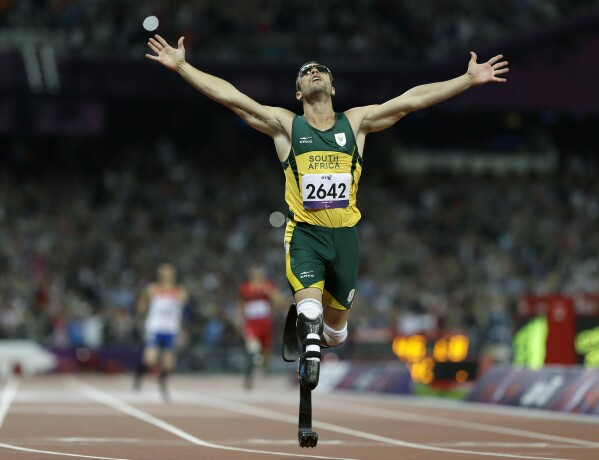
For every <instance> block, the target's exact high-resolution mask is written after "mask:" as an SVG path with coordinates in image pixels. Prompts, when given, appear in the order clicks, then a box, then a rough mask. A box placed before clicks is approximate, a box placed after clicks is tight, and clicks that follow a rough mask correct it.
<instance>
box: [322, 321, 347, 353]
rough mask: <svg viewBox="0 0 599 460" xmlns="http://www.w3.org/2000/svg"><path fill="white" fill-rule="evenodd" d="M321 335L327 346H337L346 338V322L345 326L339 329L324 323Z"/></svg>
mask: <svg viewBox="0 0 599 460" xmlns="http://www.w3.org/2000/svg"><path fill="white" fill-rule="evenodd" d="M323 335H324V339H325V340H326V342H327V345H328V346H329V347H338V346H339V345H341V344H342V343H343V342H345V339H347V323H345V326H343V329H341V330H340V331H336V330H335V329H333V328H331V327H329V326H327V324H326V323H324V325H323Z"/></svg>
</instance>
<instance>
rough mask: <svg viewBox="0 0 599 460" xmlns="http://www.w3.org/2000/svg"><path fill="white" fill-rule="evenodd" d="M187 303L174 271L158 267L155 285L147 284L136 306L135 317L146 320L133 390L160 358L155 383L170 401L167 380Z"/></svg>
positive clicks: (173, 365) (173, 361) (165, 265)
mask: <svg viewBox="0 0 599 460" xmlns="http://www.w3.org/2000/svg"><path fill="white" fill-rule="evenodd" d="M187 299H188V294H187V291H186V289H185V288H184V287H182V286H180V285H178V284H177V272H176V270H175V267H173V266H172V265H171V264H162V265H160V266H159V267H158V280H157V282H155V283H150V284H149V285H148V286H147V287H146V288H145V289H144V291H143V293H142V295H141V297H140V298H139V301H138V303H137V313H138V315H140V316H143V315H146V319H145V327H144V329H145V331H144V332H145V347H144V351H143V356H142V361H141V363H140V365H139V367H138V368H137V370H136V372H135V380H134V387H135V388H136V389H139V388H140V387H141V380H142V377H143V375H144V373H145V372H146V371H147V370H148V369H151V368H152V367H154V366H155V365H156V364H157V363H158V357H159V355H161V363H160V376H159V378H158V383H159V385H160V392H161V393H162V397H163V398H164V400H165V401H168V399H169V398H168V392H167V388H166V378H167V376H168V374H169V372H170V371H172V370H173V368H174V367H175V346H176V341H177V335H178V333H179V331H180V330H181V316H182V313H183V308H184V307H185V304H186V303H187ZM146 313H147V314H146ZM160 352H161V353H160Z"/></svg>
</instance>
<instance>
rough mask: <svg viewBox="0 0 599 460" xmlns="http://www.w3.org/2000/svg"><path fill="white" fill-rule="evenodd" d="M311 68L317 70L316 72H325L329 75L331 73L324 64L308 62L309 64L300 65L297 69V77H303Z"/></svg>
mask: <svg viewBox="0 0 599 460" xmlns="http://www.w3.org/2000/svg"><path fill="white" fill-rule="evenodd" d="M312 69H316V70H318V73H323V72H326V73H328V74H329V75H331V71H330V70H329V68H328V67H327V66H324V65H322V64H310V65H307V66H305V67H302V68H301V69H300V70H299V72H298V74H297V76H298V77H299V78H302V77H305V76H306V75H308V74H309V73H310V72H311V71H312Z"/></svg>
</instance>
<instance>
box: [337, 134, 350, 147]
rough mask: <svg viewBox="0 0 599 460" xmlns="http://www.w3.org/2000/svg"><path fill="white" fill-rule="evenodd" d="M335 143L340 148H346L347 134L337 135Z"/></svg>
mask: <svg viewBox="0 0 599 460" xmlns="http://www.w3.org/2000/svg"><path fill="white" fill-rule="evenodd" d="M335 141H336V142H337V145H338V146H339V147H344V146H345V144H346V142H347V140H346V139H345V133H335Z"/></svg>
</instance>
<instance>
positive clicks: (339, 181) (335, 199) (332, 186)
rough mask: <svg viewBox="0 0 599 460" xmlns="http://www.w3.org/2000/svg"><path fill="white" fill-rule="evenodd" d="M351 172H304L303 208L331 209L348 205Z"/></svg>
mask: <svg viewBox="0 0 599 460" xmlns="http://www.w3.org/2000/svg"><path fill="white" fill-rule="evenodd" d="M350 185H351V174H349V173H341V174H339V173H338V174H306V175H305V176H304V177H303V178H302V200H303V201H304V208H305V209H332V208H345V207H347V206H349V188H350Z"/></svg>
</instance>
